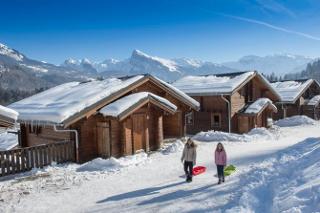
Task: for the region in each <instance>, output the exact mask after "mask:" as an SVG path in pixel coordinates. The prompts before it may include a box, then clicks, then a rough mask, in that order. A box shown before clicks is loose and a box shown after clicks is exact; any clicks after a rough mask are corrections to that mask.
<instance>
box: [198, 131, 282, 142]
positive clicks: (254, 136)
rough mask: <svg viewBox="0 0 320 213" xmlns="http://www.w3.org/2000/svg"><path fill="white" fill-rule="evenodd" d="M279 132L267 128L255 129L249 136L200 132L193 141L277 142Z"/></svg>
mask: <svg viewBox="0 0 320 213" xmlns="http://www.w3.org/2000/svg"><path fill="white" fill-rule="evenodd" d="M277 132H278V130H277V129H273V130H272V131H271V130H268V129H266V128H255V129H252V130H251V131H250V132H248V133H247V134H235V133H227V132H220V131H214V130H211V131H208V132H200V133H198V134H196V135H195V136H193V139H195V140H197V141H204V142H215V141H217V142H218V141H226V142H227V141H228V142H252V141H259V140H275V139H278V133H277Z"/></svg>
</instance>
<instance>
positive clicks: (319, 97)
mask: <svg viewBox="0 0 320 213" xmlns="http://www.w3.org/2000/svg"><path fill="white" fill-rule="evenodd" d="M319 102H320V95H316V96H314V97H313V98H311V99H310V100H309V101H308V102H307V105H309V106H316V105H318V104H319Z"/></svg>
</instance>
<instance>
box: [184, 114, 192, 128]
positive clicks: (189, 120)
mask: <svg viewBox="0 0 320 213" xmlns="http://www.w3.org/2000/svg"><path fill="white" fill-rule="evenodd" d="M185 119H186V124H187V125H193V124H194V119H193V112H190V113H188V114H186V117H185Z"/></svg>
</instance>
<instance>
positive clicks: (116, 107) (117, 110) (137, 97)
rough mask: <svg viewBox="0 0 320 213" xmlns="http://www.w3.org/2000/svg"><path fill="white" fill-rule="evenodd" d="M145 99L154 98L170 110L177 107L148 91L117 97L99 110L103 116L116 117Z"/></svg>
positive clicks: (174, 109)
mask: <svg viewBox="0 0 320 213" xmlns="http://www.w3.org/2000/svg"><path fill="white" fill-rule="evenodd" d="M147 99H155V100H156V101H158V102H160V103H161V104H162V105H164V106H166V107H168V108H170V109H171V110H173V111H176V110H177V107H176V106H175V105H174V104H173V103H171V102H170V101H168V100H167V99H165V98H162V97H160V96H158V95H155V94H153V93H150V92H139V93H134V94H131V95H128V96H125V97H123V98H121V99H118V100H117V101H115V102H113V103H111V104H108V105H107V106H105V107H103V108H102V109H100V110H99V112H100V113H101V114H103V115H104V116H112V117H118V116H119V115H120V114H122V113H124V112H125V111H126V110H128V109H129V108H130V107H132V106H133V105H135V104H137V103H139V102H141V101H144V100H147Z"/></svg>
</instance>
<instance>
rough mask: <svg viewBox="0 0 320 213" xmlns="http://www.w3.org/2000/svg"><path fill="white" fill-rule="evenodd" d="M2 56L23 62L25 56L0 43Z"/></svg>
mask: <svg viewBox="0 0 320 213" xmlns="http://www.w3.org/2000/svg"><path fill="white" fill-rule="evenodd" d="M0 55H5V56H8V57H10V58H12V59H14V60H16V61H23V55H21V54H20V53H18V52H17V51H15V50H13V49H11V48H9V47H7V46H6V45H4V44H1V43H0Z"/></svg>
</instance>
